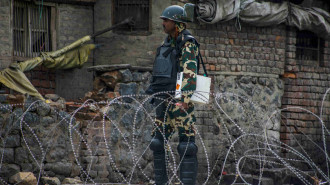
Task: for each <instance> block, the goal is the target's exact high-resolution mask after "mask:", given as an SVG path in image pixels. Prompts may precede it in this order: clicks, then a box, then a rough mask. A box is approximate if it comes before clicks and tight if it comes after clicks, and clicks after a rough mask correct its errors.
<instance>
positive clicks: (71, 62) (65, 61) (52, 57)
mask: <svg viewBox="0 0 330 185" xmlns="http://www.w3.org/2000/svg"><path fill="white" fill-rule="evenodd" d="M86 40H88V38H86ZM74 44H75V43H74ZM70 46H71V45H70ZM70 46H69V47H65V48H63V49H61V50H58V51H54V52H47V53H42V54H41V56H40V57H36V58H33V59H31V60H27V61H24V62H20V63H12V64H11V65H10V66H9V68H6V69H4V70H2V71H0V82H1V83H2V84H4V85H5V86H7V87H8V88H10V89H13V90H15V91H17V92H20V93H22V94H29V95H31V96H35V97H38V98H40V99H42V100H44V98H43V97H42V96H41V94H40V93H39V92H38V91H37V89H36V88H35V87H34V86H33V85H32V84H31V82H30V81H29V79H28V78H27V77H26V76H25V74H24V72H25V71H30V70H32V69H33V68H35V67H37V66H39V65H43V66H45V67H46V68H48V69H71V68H80V67H82V66H83V65H84V63H85V62H87V60H88V56H89V54H90V52H91V50H93V49H94V48H95V45H94V44H85V45H81V46H78V47H77V48H75V49H72V47H70ZM68 48H69V49H71V50H69V49H68ZM62 53H64V54H62Z"/></svg>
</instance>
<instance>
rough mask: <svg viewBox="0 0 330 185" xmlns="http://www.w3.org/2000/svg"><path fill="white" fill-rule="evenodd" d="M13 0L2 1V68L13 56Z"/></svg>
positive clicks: (0, 35) (0, 23) (0, 59)
mask: <svg viewBox="0 0 330 185" xmlns="http://www.w3.org/2000/svg"><path fill="white" fill-rule="evenodd" d="M11 6H12V1H11V0H2V1H0V27H1V29H0V49H1V51H0V69H3V68H6V67H8V65H9V64H10V62H11V56H12V48H13V42H12V27H11V21H12V16H11V12H12V10H11Z"/></svg>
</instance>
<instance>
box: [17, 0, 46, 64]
mask: <svg viewBox="0 0 330 185" xmlns="http://www.w3.org/2000/svg"><path fill="white" fill-rule="evenodd" d="M50 18H51V11H50V7H47V6H41V5H39V6H38V5H35V4H34V3H29V2H26V1H18V0H15V1H14V12H13V42H14V43H13V46H14V56H20V57H36V56H39V54H40V52H45V51H51V50H52V48H51V46H52V45H51V34H50Z"/></svg>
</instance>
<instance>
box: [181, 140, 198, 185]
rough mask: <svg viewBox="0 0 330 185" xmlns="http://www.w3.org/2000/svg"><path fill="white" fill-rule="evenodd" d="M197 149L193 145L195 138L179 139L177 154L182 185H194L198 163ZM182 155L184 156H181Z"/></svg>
mask: <svg viewBox="0 0 330 185" xmlns="http://www.w3.org/2000/svg"><path fill="white" fill-rule="evenodd" d="M197 151H198V148H197V146H196V144H195V137H190V139H188V137H180V143H179V145H178V152H179V155H180V161H181V164H180V180H181V182H182V183H183V184H184V185H195V183H196V177H197V170H198V161H197ZM183 155H184V156H183Z"/></svg>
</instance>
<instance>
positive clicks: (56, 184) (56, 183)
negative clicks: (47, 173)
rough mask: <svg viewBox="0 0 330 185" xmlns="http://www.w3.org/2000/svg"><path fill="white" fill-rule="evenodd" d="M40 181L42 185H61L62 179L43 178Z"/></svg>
mask: <svg viewBox="0 0 330 185" xmlns="http://www.w3.org/2000/svg"><path fill="white" fill-rule="evenodd" d="M40 180H41V181H40V182H41V183H42V184H48V185H61V182H60V179H58V178H57V177H41V179H40Z"/></svg>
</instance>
